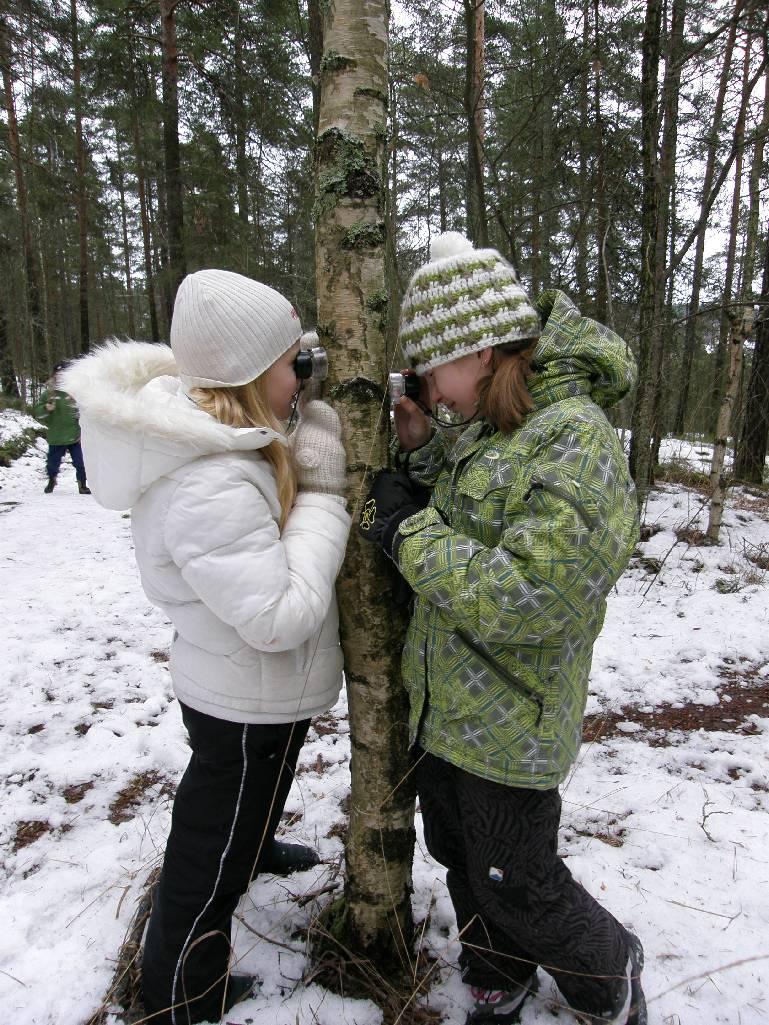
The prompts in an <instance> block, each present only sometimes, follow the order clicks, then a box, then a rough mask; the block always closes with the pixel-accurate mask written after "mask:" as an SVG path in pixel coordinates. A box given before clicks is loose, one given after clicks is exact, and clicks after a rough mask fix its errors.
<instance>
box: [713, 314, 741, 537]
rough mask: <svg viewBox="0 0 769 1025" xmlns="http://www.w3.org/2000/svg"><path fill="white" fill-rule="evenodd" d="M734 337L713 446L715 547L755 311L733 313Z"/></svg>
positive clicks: (730, 345)
mask: <svg viewBox="0 0 769 1025" xmlns="http://www.w3.org/2000/svg"><path fill="white" fill-rule="evenodd" d="M730 320H731V334H730V339H729V374H728V378H727V384H726V390H725V392H724V399H723V402H722V403H721V408H720V409H719V411H718V423H717V424H716V437H715V442H714V444H713V461H712V463H711V466H710V491H711V499H710V516H709V519H708V527H707V530H706V531H705V534H706V536H707V539H708V540H709V541H710V542H711V543H712V544H717V543H718V535H719V532H720V530H721V518H722V516H723V512H724V492H725V487H724V476H723V469H724V457H725V455H726V444H727V441H728V438H729V426H730V424H731V419H732V410H733V409H734V399H735V396H736V395H737V389H738V388H739V384H740V372H741V370H742V354H743V351H744V348H745V339H746V338H747V337H748V336H749V334H750V332H751V330H752V328H753V310H752V309H750V308H749V307H748V308H743V309H740V310H737V311H736V312H735V313H733V314H731V318H730Z"/></svg>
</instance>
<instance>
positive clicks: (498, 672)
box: [457, 630, 544, 726]
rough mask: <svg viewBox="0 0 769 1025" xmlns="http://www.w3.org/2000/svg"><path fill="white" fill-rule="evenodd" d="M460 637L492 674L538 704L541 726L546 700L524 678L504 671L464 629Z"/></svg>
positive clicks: (459, 632) (459, 633)
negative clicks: (521, 678)
mask: <svg viewBox="0 0 769 1025" xmlns="http://www.w3.org/2000/svg"><path fill="white" fill-rule="evenodd" d="M457 635H458V637H460V638H461V640H463V641H464V642H465V644H466V645H467V647H468V648H469V649H470V650H471V651H472V652H473V653H474V654H475V655H477V657H478V658H479V659H480V660H481V662H483V664H484V665H485V666H486V667H487V668H488V669H489V671H490V672H491V674H492V676H495V677H496V678H497V679H498V680H501V681H502V683H504V684H505V685H507V686H509V687H512V688H513V689H514V690H517V691H520V693H521V694H523V696H524V697H525V698H528V699H529V701H531V702H532V703H533V704H535V705H536V706H537V709H538V711H537V719H536V722H535V724H534V725H535V726H539V723H540V720H541V719H542V713H543V711H544V701H543V700H542V698H541V697H540V695H539V694H537V693H536V692H535V691H533V690H532V689H531V687H528V686H527V685H526V684H525V683H524V682H523V680H520V679H519V678H518V677H517V676H510V675H509V674H507V673H505V672H503V670H502V669H500V668H499V666H498V665H496V663H495V662H494V660H493V659H492V658H491V656H490V655H488V654H487V653H486V652H485V651H483V650H482V649H481V648H480V647H479V646H478V645H477V644H476V643H475V641H473V640H472V638H471V637H469V636H468V635H467V634H466V633H465V631H464V630H457Z"/></svg>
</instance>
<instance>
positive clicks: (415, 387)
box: [388, 370, 420, 404]
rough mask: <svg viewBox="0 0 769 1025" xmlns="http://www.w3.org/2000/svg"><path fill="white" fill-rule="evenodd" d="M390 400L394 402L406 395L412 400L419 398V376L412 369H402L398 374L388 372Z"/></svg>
mask: <svg viewBox="0 0 769 1025" xmlns="http://www.w3.org/2000/svg"><path fill="white" fill-rule="evenodd" d="M388 387H389V390H390V402H391V403H392V404H395V403H396V402H398V401H399V400H400V399H402V398H403V397H404V395H405V396H406V398H407V399H411V400H412V402H416V401H417V400H418V399H419V391H420V387H419V378H418V377H417V375H416V372H415V371H413V370H404V371H403V372H402V373H399V374H390V377H389V384H388Z"/></svg>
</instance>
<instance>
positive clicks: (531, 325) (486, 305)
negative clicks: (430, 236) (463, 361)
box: [399, 231, 541, 374]
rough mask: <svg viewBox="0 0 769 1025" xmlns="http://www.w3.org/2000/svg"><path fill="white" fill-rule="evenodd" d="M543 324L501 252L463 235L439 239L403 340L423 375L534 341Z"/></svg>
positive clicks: (416, 281) (415, 293)
mask: <svg viewBox="0 0 769 1025" xmlns="http://www.w3.org/2000/svg"><path fill="white" fill-rule="evenodd" d="M540 330H541V328H540V321H539V315H538V314H537V312H536V310H535V309H534V307H533V306H532V305H531V303H530V302H529V299H528V297H527V295H526V293H525V292H524V290H523V289H522V288H521V285H520V283H519V281H518V275H517V274H516V273H515V269H514V268H513V267H512V265H511V264H509V263H508V262H507V260H505V259H504V258H503V257H502V256H501V255H500V254H499V253H498V252H497V250H496V249H475V248H474V247H473V245H472V243H471V242H470V241H469V240H468V239H466V238H465V236H464V235H461V234H460V233H459V232H458V231H447V232H444V233H443V234H442V235H438V236H437V237H436V238H435V239H434V240H433V241H432V243H431V246H430V262H429V263H426V264H425V265H424V266H423V267H420V269H419V270H418V271H417V272H416V274H414V276H413V277H412V279H411V281H410V282H409V286H408V288H407V290H406V294H405V296H404V299H403V306H402V309H401V324H400V331H399V338H400V342H401V345H402V347H403V351H404V354H405V355H406V357H407V358H408V359H409V360H410V362H411V364H412V366H413V367H414V369H415V370H416V372H417V373H418V374H424V373H426V372H427V371H428V370H431V369H432V368H433V367H437V366H440V365H441V364H442V363H450V362H451V361H452V360H455V359H458V358H459V357H460V356H466V355H467V354H468V353H471V352H478V351H479V350H480V349H485V348H488V347H489V346H493V345H514V344H516V343H520V345H521V347H522V348H523V347H524V345H525V343H528V342H532V341H535V340H536V339H537V338H539V335H540Z"/></svg>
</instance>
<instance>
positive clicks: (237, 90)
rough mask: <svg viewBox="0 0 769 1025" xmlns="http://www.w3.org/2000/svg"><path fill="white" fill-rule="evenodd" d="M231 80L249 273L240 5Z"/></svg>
mask: <svg viewBox="0 0 769 1025" xmlns="http://www.w3.org/2000/svg"><path fill="white" fill-rule="evenodd" d="M234 61H235V67H234V69H233V76H232V77H233V82H232V94H233V97H232V129H233V136H234V138H233V142H234V149H235V193H236V195H237V197H238V221H239V222H240V236H241V237H240V247H239V248H240V252H239V254H238V255H239V258H240V268H241V270H242V272H243V273H244V274H248V273H249V267H250V262H251V261H250V247H249V234H250V232H249V221H248V118H247V117H246V110H245V103H244V99H243V78H244V76H245V75H246V70H245V68H244V67H243V25H242V20H241V12H240V5H238V9H237V12H236V14H235V40H234Z"/></svg>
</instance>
